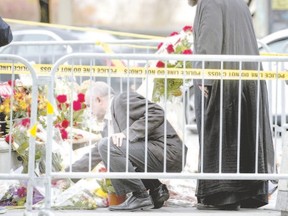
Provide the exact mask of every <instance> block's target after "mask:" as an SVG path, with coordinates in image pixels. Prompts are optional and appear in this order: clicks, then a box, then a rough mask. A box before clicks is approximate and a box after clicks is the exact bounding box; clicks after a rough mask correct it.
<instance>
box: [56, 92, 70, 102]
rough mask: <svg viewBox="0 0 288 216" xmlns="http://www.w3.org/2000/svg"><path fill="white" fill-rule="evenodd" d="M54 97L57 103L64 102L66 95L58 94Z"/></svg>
mask: <svg viewBox="0 0 288 216" xmlns="http://www.w3.org/2000/svg"><path fill="white" fill-rule="evenodd" d="M56 99H57V101H58V102H59V103H65V102H66V101H67V95H64V94H63V95H58V96H57V97H56Z"/></svg>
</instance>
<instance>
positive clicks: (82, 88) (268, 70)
mask: <svg viewBox="0 0 288 216" xmlns="http://www.w3.org/2000/svg"><path fill="white" fill-rule="evenodd" d="M11 58H12V57H11ZM14 58H16V57H14ZM74 60H75V61H74ZM82 60H83V61H85V63H86V64H80V65H79V62H80V61H82ZM99 61H105V62H109V64H108V65H105V66H103V65H102V64H98V62H99ZM117 61H122V62H125V64H124V65H122V66H119V65H115V64H113V62H117ZM139 61H141V62H142V63H144V64H143V65H144V66H143V65H141V66H142V67H138V66H137V64H135V62H139ZM158 61H162V62H164V63H165V62H168V61H182V62H183V68H180V69H179V68H168V67H161V68H160V67H158V68H157V67H155V65H156V64H155V63H157V62H158ZM207 61H209V62H220V64H224V63H225V62H238V63H239V65H241V64H242V63H243V62H256V63H257V64H259V65H260V64H262V65H263V66H264V72H262V71H261V70H260V67H259V70H256V71H246V70H242V69H241V66H239V70H236V71H230V73H228V71H225V70H224V69H218V70H212V71H209V70H206V69H205V67H204V66H203V67H201V68H200V69H195V68H194V69H193V68H190V67H188V65H191V63H193V62H202V63H205V62H207ZM287 61H288V58H287V57H263V56H253V57H251V56H209V55H206V56H198V55H189V56H188V55H149V54H142V55H139V54H138V55H137V54H91V53H75V54H70V55H67V56H64V57H62V58H60V59H59V60H58V61H57V62H56V63H55V64H54V65H53V68H52V70H51V72H50V71H49V70H48V71H47V72H48V73H47V72H46V73H43V74H41V76H40V75H39V78H38V79H36V75H33V79H32V81H33V82H34V83H33V85H32V86H33V87H34V88H32V89H34V94H33V95H34V96H33V100H32V101H33V102H34V103H36V105H35V104H34V103H33V104H34V105H33V107H34V108H33V107H32V108H33V109H34V110H36V109H37V108H36V107H37V100H36V99H37V93H38V92H37V91H36V90H35V89H37V88H35V87H38V86H45V87H46V88H47V89H48V93H47V95H45V96H46V97H47V113H46V115H45V117H44V119H45V122H46V124H45V128H44V129H43V130H44V132H45V133H44V136H45V138H44V140H45V141H46V145H45V150H46V151H45V163H44V165H43V166H42V167H41V168H42V173H41V175H40V177H38V178H35V176H34V172H33V171H34V169H33V168H34V161H33V160H32V159H31V158H33V159H34V158H35V157H33V154H34V153H35V148H34V144H33V142H35V139H34V138H33V136H31V140H30V142H29V143H30V149H29V150H30V151H29V152H30V154H32V155H30V156H31V157H30V158H29V174H30V175H19V176H17V178H20V176H21V178H24V179H28V180H29V181H30V183H31V187H32V185H33V183H34V182H35V181H37V180H38V181H40V182H41V184H43V185H44V187H45V199H44V201H45V204H44V207H41V208H43V211H42V213H41V214H49V210H50V209H51V208H52V207H55V197H54V196H53V189H52V186H53V181H54V180H57V179H81V178H94V179H95V178H96V179H101V178H111V179H117V178H124V179H125V178H129V179H137V178H141V179H153V178H157V179H159V178H160V179H209V180H210V179H231V180H238V179H240V180H256V179H257V180H279V179H284V180H287V179H288V174H287V173H278V172H277V171H276V170H277V168H278V166H279V167H280V164H277V163H280V162H279V161H280V159H279V160H275V162H274V165H273V166H274V171H273V172H272V173H259V172H257V171H255V172H253V173H241V172H221V170H219V172H217V173H209V172H208V173H207V172H205V171H203V170H200V171H199V172H198V171H196V170H189V169H190V168H191V167H188V168H187V163H189V160H191V158H189V157H187V161H186V164H185V161H184V159H183V158H182V160H181V167H182V169H183V171H182V172H169V171H167V163H166V159H167V157H168V155H167V152H166V149H167V145H166V141H167V137H166V138H164V147H163V148H164V160H163V167H164V169H163V171H162V172H148V171H147V170H148V168H147V158H146V159H145V161H146V163H145V169H144V172H128V159H126V169H125V171H124V172H109V167H110V158H109V156H108V164H107V167H108V172H104V173H103V172H91V171H90V170H93V168H94V167H93V165H92V161H91V157H92V150H91V149H92V148H93V147H95V144H96V145H97V143H98V141H99V140H100V139H101V138H102V136H101V134H100V130H101V127H102V126H103V125H101V124H98V123H96V120H95V118H94V117H93V116H92V115H91V112H89V109H86V108H85V103H83V102H84V101H83V94H84V93H85V92H86V91H87V90H88V89H89V88H90V87H91V85H92V84H91V83H92V82H95V81H98V80H99V78H100V77H101V78H104V80H105V81H106V82H107V83H108V84H109V85H111V86H112V87H114V86H113V82H112V78H118V79H119V78H121V79H123V80H124V81H125V82H126V84H127V85H126V86H125V88H123V91H127V92H128V93H126V94H127V95H129V94H130V93H132V92H133V91H138V93H140V94H142V95H143V96H144V97H145V98H146V99H147V100H146V101H147V103H148V99H149V100H150V99H151V100H152V99H153V98H152V94H153V91H152V90H153V86H154V80H155V79H157V78H158V79H162V80H163V83H162V85H163V86H164V87H163V86H162V87H163V92H162V93H163V95H162V97H160V98H159V101H158V102H157V103H159V104H160V105H161V106H162V107H163V110H164V112H165V115H164V119H165V120H168V121H169V122H171V124H172V126H173V127H174V128H175V130H176V131H177V134H178V135H179V137H180V138H181V140H182V143H181V145H182V147H183V148H182V149H184V146H187V147H188V152H189V151H191V152H192V154H191V155H194V158H192V160H195V163H197V167H198V164H201V163H203V160H201V159H200V161H198V150H199V143H198V142H199V140H198V136H202V138H203V137H205V134H204V132H203V130H202V132H201V133H200V134H198V135H196V139H194V140H192V139H190V137H189V130H188V128H189V124H190V122H187V120H186V118H185V116H186V117H187V115H189V113H190V112H187V109H186V107H185V106H184V105H185V104H187V102H190V100H191V99H190V96H189V94H188V97H187V94H184V93H182V95H180V96H179V95H178V97H176V98H174V97H172V98H170V99H167V98H168V94H169V91H168V89H169V88H168V79H177V80H181V81H182V82H183V83H184V84H186V83H187V85H188V84H191V80H193V79H201V80H211V79H213V80H221V81H224V80H227V79H228V80H229V79H230V80H235V81H239V82H241V80H249V79H253V80H257V81H260V80H267V82H270V81H271V82H272V84H271V87H268V90H269V98H270V105H274V106H275V110H276V112H275V114H273V112H272V111H271V113H272V115H271V116H270V122H271V128H273V134H274V136H273V146H274V150H275V158H279V157H281V147H282V144H283V142H284V140H283V139H284V138H283V136H281V133H283V131H285V130H287V119H286V115H287V113H286V112H285V106H286V103H287V100H286V97H285V95H286V90H285V89H287V86H285V85H284V81H285V80H287V74H286V70H287ZM25 63H26V62H25ZM27 65H28V66H27V68H28V69H29V70H30V71H33V69H32V67H31V65H29V64H28V63H27ZM135 65H136V66H135ZM203 65H204V64H203ZM186 66H187V67H186ZM31 69H32V70H31ZM33 73H34V72H33ZM34 74H35V73H34ZM82 78H86V79H85V81H84V82H82V80H83V79H82ZM134 78H137V79H139V81H141V83H142V85H141V88H137V89H135V88H134V86H133V84H134V80H135V79H134ZM35 80H37V81H35ZM102 80H103V79H102ZM275 82H276V83H275ZM184 86H185V85H184ZM275 86H276V87H277V88H275ZM170 87H171V86H170ZM189 87H191V86H189ZM194 87H195V86H194ZM278 88H280V90H279V89H278ZM272 90H274V91H276V93H275V92H274V93H272ZM278 91H280V92H281V96H280V98H281V100H279V98H278V97H279V95H280V92H278ZM121 92H122V91H121ZM79 93H81V94H82V96H81V97H80V99H81V100H80V99H79ZM110 94H111V92H110ZM77 97H78V99H77ZM202 97H204V95H203V96H202ZM153 100H154V99H153ZM274 100H275V101H274ZM59 101H62V102H63V104H62V102H61V104H62V105H61V104H60V107H59V103H58V102H59ZM279 101H280V102H279ZM74 102H75V104H74ZM78 102H80V103H78ZM86 102H87V101H86ZM171 102H173V103H174V104H173V103H171ZM38 103H39V101H38ZM175 103H177V104H178V105H179V106H177V107H175V106H173V105H175ZM77 104H78V105H77ZM79 104H81V106H79ZM183 104H184V105H183ZM279 104H280V105H281V106H279ZM74 106H75V107H78V108H75V107H74ZM129 106H131V105H130V104H129V103H127V112H128V113H129V112H130V111H128V110H129ZM72 107H73V109H72ZM74 108H75V109H74ZM147 109H148V108H147ZM173 109H177V110H176V111H175V110H173ZM77 111H80V112H79V115H78V113H77ZM186 112H187V113H186ZM31 113H32V114H31V122H32V125H33V124H34V123H35V124H36V121H38V123H39V122H41V121H42V120H43V119H42V118H40V119H39V118H38V119H37V120H36V116H35V115H36V114H33V113H34V112H31ZM35 113H36V112H35ZM80 114H81V115H80ZM82 114H83V115H82ZM278 114H279V115H280V118H279V119H280V120H279V121H277V119H278V118H277V116H278ZM63 116H64V117H65V118H66V120H68V122H67V121H65V124H66V126H65V127H64V126H63V118H62V117H63ZM80 116H82V118H80ZM58 117H59V118H60V119H58ZM175 117H176V118H175ZM240 117H241V115H239V116H238V118H240ZM188 119H189V118H188ZM127 122H128V120H127ZM147 123H148V122H145V125H147ZM60 124H61V125H60ZM127 124H128V123H127ZM167 124H168V123H165V124H164V127H163V128H164V129H163V130H164V134H167V127H168V126H167ZM221 124H223V123H222V121H220V126H219V127H221ZM63 127H64V129H67V130H66V131H65V132H64V129H63ZM38 128H41V127H40V126H38ZM146 128H148V127H147V126H146ZM62 129H63V130H62ZM35 133H36V134H37V133H38V131H36V132H35ZM108 134H109V130H108ZM110 135H111V131H110ZM128 136H129V134H128ZM144 137H145V139H144V140H145V145H146V146H147V141H148V134H147V131H146V132H145V136H144ZM164 137H165V136H164ZM126 144H127V145H128V146H129V145H130V144H129V142H127V143H126ZM110 145H111V143H110ZM200 146H201V148H202V149H203V147H204V146H203V143H200ZM31 147H32V148H31ZM81 147H84V148H85V147H86V153H88V156H89V160H88V164H86V165H87V167H88V170H89V171H87V172H86V171H85V172H84V171H83V172H82V171H80V172H79V171H77V172H74V171H73V163H74V162H75V161H77V160H78V159H79V157H78V155H75V151H76V150H78V149H82V148H81ZM33 148H34V149H33ZM108 149H109V148H108ZM146 151H147V150H146ZM146 151H145V153H144V154H145V157H147V152H146ZM33 152H34V153H33ZM182 154H184V150H183V152H182ZM255 154H256V155H257V154H258V152H257V151H256V153H255ZM200 155H201V154H200ZM59 156H60V159H59ZM61 157H62V158H61ZM195 157H197V158H195ZM126 158H128V155H127V157H126ZM199 158H203V156H201V157H199ZM255 161H256V162H255V167H257V160H255ZM193 162H194V161H193ZM219 163H220V165H219V166H220V167H221V161H220V162H219ZM30 165H31V166H30ZM238 166H239V165H238ZM64 170H66V172H64ZM255 170H257V168H256V169H255ZM1 176H2V175H0V177H1ZM3 178H8V176H7V175H6V176H5V175H3ZM28 193H30V194H28V205H27V206H28V207H27V209H28V210H31V208H32V203H31V196H32V195H31V193H32V192H31V190H30V192H29V191H28ZM29 197H30V198H29ZM29 200H30V202H29Z"/></svg>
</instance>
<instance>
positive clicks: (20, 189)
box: [17, 187, 27, 198]
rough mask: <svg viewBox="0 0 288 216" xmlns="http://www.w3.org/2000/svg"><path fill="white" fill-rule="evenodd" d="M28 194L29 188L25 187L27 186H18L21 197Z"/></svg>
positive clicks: (18, 193)
mask: <svg viewBox="0 0 288 216" xmlns="http://www.w3.org/2000/svg"><path fill="white" fill-rule="evenodd" d="M26 194H27V189H26V188H25V187H21V188H18V189H17V195H18V196H19V197H21V198H22V197H25V196H26Z"/></svg>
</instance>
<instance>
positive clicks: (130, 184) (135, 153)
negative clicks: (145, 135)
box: [98, 138, 163, 194]
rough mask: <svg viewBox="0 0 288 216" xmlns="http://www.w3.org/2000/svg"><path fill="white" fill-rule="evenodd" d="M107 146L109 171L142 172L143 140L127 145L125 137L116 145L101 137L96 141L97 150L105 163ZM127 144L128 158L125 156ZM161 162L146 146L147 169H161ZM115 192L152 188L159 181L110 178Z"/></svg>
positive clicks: (143, 162)
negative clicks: (120, 144) (121, 142)
mask: <svg viewBox="0 0 288 216" xmlns="http://www.w3.org/2000/svg"><path fill="white" fill-rule="evenodd" d="M108 146H110V164H109V167H110V171H111V172H126V169H127V170H128V172H144V171H145V142H135V143H130V144H128V145H127V142H126V139H124V140H123V145H122V146H121V147H117V146H116V145H114V144H113V143H112V141H111V140H110V142H109V140H108V138H103V139H101V140H100V141H99V143H98V150H99V153H100V155H101V158H102V160H103V162H104V164H105V165H107V164H108ZM127 146H129V148H128V153H129V158H128V159H127V157H126V152H127ZM162 167H163V163H162V161H160V160H158V159H157V157H156V156H155V155H154V154H153V152H151V151H149V148H147V171H149V172H159V171H162ZM111 181H112V184H113V186H114V188H115V191H116V193H117V194H127V193H129V192H134V191H143V190H146V189H150V190H154V189H155V188H157V187H158V186H159V185H160V184H161V182H160V181H159V180H158V179H142V180H141V179H111Z"/></svg>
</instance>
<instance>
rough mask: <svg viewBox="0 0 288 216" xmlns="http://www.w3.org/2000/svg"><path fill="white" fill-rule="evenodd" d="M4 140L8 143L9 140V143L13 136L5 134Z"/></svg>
mask: <svg viewBox="0 0 288 216" xmlns="http://www.w3.org/2000/svg"><path fill="white" fill-rule="evenodd" d="M5 141H6V142H7V143H10V141H11V143H12V142H13V137H12V136H11V134H7V135H6V136H5Z"/></svg>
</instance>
